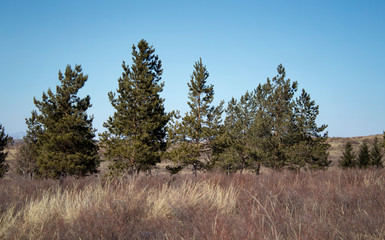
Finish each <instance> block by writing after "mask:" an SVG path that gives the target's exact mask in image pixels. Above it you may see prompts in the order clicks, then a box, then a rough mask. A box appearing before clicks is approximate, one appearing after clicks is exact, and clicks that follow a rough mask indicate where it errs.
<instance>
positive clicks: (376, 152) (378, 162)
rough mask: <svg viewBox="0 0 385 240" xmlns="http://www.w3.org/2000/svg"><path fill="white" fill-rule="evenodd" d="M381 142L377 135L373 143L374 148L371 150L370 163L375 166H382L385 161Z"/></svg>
mask: <svg viewBox="0 0 385 240" xmlns="http://www.w3.org/2000/svg"><path fill="white" fill-rule="evenodd" d="M381 145H382V144H381V143H380V142H379V141H378V138H377V137H376V138H375V139H374V141H373V144H372V149H371V151H370V159H371V161H370V165H372V166H375V167H377V168H382V167H383V162H382V157H383V153H382V149H381Z"/></svg>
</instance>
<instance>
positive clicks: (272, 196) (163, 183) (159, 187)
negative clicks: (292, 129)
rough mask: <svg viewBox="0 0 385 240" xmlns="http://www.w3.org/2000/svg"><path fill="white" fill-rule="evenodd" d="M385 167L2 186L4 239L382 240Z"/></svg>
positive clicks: (90, 179) (14, 182) (5, 183)
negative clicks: (378, 168) (376, 168)
mask: <svg viewBox="0 0 385 240" xmlns="http://www.w3.org/2000/svg"><path fill="white" fill-rule="evenodd" d="M384 199H385V170H384V169H381V170H373V169H368V170H355V169H353V170H344V171H342V170H337V169H331V170H329V171H316V172H301V173H292V172H288V171H281V172H273V173H269V174H262V175H260V176H256V175H252V174H243V175H240V174H234V175H232V176H226V175H224V174H216V173H210V174H199V175H198V177H196V178H195V177H192V176H191V174H182V175H178V176H175V177H173V178H171V177H169V176H167V175H159V176H153V177H146V176H140V177H137V178H136V179H131V178H128V179H124V180H121V181H116V182H106V181H104V180H102V179H101V178H98V177H88V178H83V179H73V178H67V179H66V180H65V181H64V182H63V183H62V184H61V185H60V184H59V182H58V181H55V180H23V179H19V178H14V179H10V178H7V179H3V180H0V213H1V215H0V216H1V217H0V239H384V238H385V222H384V213H385V201H384Z"/></svg>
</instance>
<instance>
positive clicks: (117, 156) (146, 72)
mask: <svg viewBox="0 0 385 240" xmlns="http://www.w3.org/2000/svg"><path fill="white" fill-rule="evenodd" d="M132 60H133V64H132V65H131V67H130V66H129V65H126V64H125V62H124V61H123V64H122V67H123V73H122V76H121V77H120V78H119V79H118V83H119V87H118V89H117V94H115V93H113V92H110V93H109V94H108V97H109V100H110V102H111V104H112V106H113V107H114V108H115V110H116V112H115V113H114V115H113V116H112V117H109V119H108V120H107V121H106V122H105V123H104V124H103V126H104V127H105V128H107V131H105V132H104V133H102V134H100V140H101V145H102V146H103V147H104V148H105V150H106V151H105V153H104V155H105V157H106V158H107V159H108V160H110V161H112V164H110V165H109V169H110V174H111V175H124V174H125V173H129V174H132V173H133V172H137V173H139V172H140V171H148V172H150V171H151V169H152V168H153V167H154V166H155V165H156V164H157V163H159V162H160V160H161V156H162V155H163V154H164V152H165V150H166V146H167V145H166V130H167V128H166V126H167V123H168V121H169V120H170V117H171V115H170V114H167V113H166V112H165V108H164V99H163V98H161V97H160V95H159V94H160V92H162V91H163V87H164V82H161V80H162V77H161V76H162V73H163V69H162V62H161V60H160V59H159V57H158V56H157V55H155V49H154V48H153V47H152V46H149V44H148V43H147V42H146V41H145V40H143V39H142V40H141V41H139V43H138V46H137V47H136V46H135V45H133V47H132ZM116 95H117V96H116Z"/></svg>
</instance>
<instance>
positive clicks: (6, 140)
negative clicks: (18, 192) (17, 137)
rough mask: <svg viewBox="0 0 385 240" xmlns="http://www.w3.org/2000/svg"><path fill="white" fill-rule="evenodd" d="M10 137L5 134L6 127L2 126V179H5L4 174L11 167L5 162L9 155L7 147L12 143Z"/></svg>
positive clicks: (0, 156) (0, 128)
mask: <svg viewBox="0 0 385 240" xmlns="http://www.w3.org/2000/svg"><path fill="white" fill-rule="evenodd" d="M10 139H11V138H10V137H9V136H8V135H7V134H5V131H4V127H3V126H2V125H1V124H0V178H3V177H4V174H5V173H6V172H8V169H9V165H8V164H7V163H6V162H5V158H6V157H7V155H8V153H7V152H5V151H4V150H5V147H6V146H7V145H8V143H9V142H10Z"/></svg>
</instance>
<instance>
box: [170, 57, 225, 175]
mask: <svg viewBox="0 0 385 240" xmlns="http://www.w3.org/2000/svg"><path fill="white" fill-rule="evenodd" d="M208 77H209V73H208V71H207V68H206V66H205V65H203V63H202V59H201V58H200V59H199V61H197V62H195V64H194V71H193V74H192V75H191V79H190V82H189V83H187V85H188V87H189V93H188V98H189V101H188V105H189V107H190V111H189V112H187V113H186V115H185V116H184V117H183V119H182V121H181V122H180V123H179V122H176V123H175V125H174V126H173V127H172V129H174V131H173V133H171V135H172V136H173V137H172V138H173V139H174V140H172V141H171V142H173V143H174V144H175V146H174V148H173V150H172V151H170V153H169V157H170V158H171V159H172V160H173V161H174V162H176V163H178V164H180V165H183V166H186V165H192V170H193V173H194V175H195V176H196V175H197V170H198V169H199V168H201V167H203V166H205V167H208V166H210V165H212V152H211V151H212V146H211V144H212V143H213V142H214V139H215V137H216V136H218V134H219V131H220V128H221V121H222V120H221V115H222V112H223V110H222V108H223V101H222V102H221V103H220V104H219V105H218V106H217V107H214V106H212V105H211V103H212V102H213V100H214V86H213V85H211V84H210V85H208V84H207V78H208Z"/></svg>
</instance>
